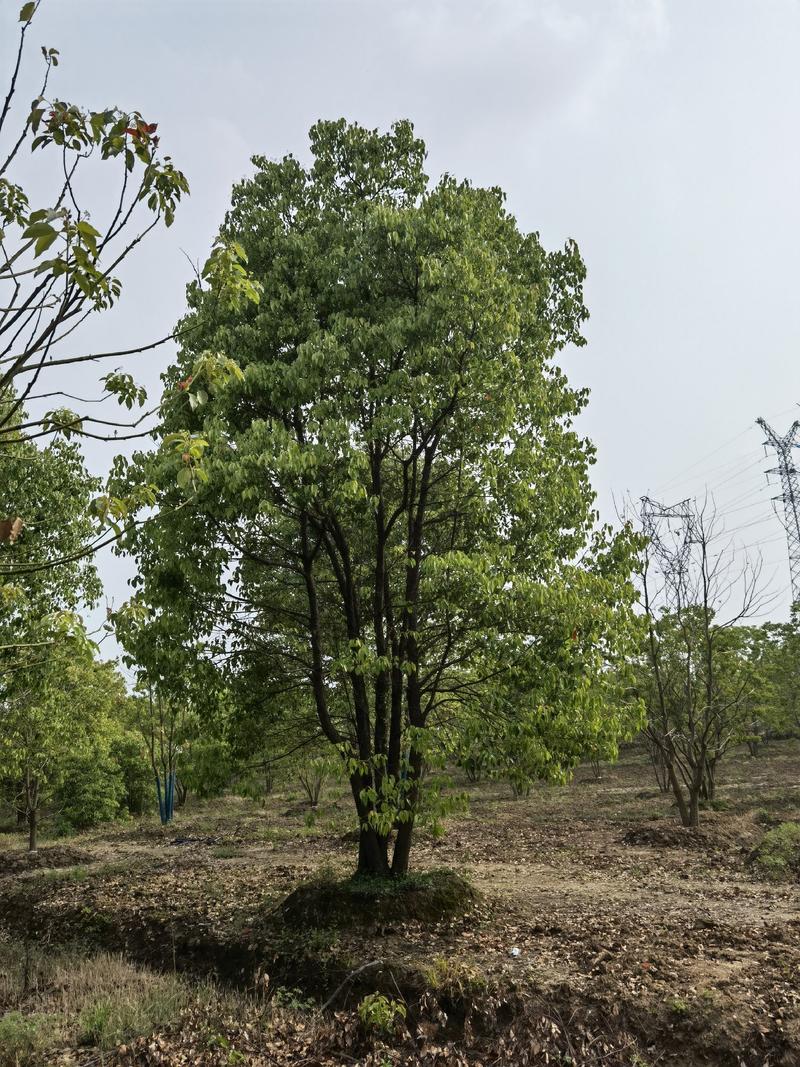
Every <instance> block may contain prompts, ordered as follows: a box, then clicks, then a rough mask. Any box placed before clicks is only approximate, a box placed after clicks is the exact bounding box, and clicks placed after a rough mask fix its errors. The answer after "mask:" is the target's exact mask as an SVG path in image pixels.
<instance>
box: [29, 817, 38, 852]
mask: <svg viewBox="0 0 800 1067" xmlns="http://www.w3.org/2000/svg"><path fill="white" fill-rule="evenodd" d="M36 815H37V809H36V808H31V809H30V810H29V811H28V854H29V855H31V856H32V855H34V854H35V853H36V852H38V851H39V847H38V843H37V837H36V832H37V830H38V825H37V818H36Z"/></svg>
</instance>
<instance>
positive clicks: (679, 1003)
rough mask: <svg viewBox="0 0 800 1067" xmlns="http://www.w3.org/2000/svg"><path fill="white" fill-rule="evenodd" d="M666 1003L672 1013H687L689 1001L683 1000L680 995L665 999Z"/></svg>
mask: <svg viewBox="0 0 800 1067" xmlns="http://www.w3.org/2000/svg"><path fill="white" fill-rule="evenodd" d="M667 1004H668V1006H669V1009H670V1011H671V1012H672V1013H673V1014H674V1015H688V1014H689V1003H688V1001H685V1000H684V999H683V998H682V997H672V999H671V1000H668V1001H667Z"/></svg>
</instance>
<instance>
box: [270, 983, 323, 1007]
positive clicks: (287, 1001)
mask: <svg viewBox="0 0 800 1067" xmlns="http://www.w3.org/2000/svg"><path fill="white" fill-rule="evenodd" d="M272 1003H273V1004H274V1005H275V1006H276V1007H278V1008H285V1009H286V1010H287V1011H289V1012H307V1011H312V1010H313V1009H314V1006H315V1005H314V1001H313V1000H310V999H309V998H307V997H304V996H303V994H302V992H301V990H299V989H290V988H287V987H286V986H276V987H275V989H274V991H273V993H272Z"/></svg>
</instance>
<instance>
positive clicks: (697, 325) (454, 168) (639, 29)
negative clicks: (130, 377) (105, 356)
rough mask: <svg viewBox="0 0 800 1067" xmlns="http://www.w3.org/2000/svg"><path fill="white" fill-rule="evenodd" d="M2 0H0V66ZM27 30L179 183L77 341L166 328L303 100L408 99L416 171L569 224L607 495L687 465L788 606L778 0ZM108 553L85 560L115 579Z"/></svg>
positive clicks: (566, 231)
mask: <svg viewBox="0 0 800 1067" xmlns="http://www.w3.org/2000/svg"><path fill="white" fill-rule="evenodd" d="M20 2H21V0H0V4H1V10H2V21H0V61H1V62H2V63H3V66H4V69H7V68H8V65H9V62H10V57H11V48H10V45H11V31H13V30H14V28H15V19H16V13H17V10H18V8H19V5H20ZM32 38H33V40H34V43H35V44H37V45H38V44H39V43H46V44H48V45H54V46H56V47H58V48H59V49H60V50H61V54H62V65H61V66H60V67H59V69H58V71H57V72H56V73H57V79H58V80H57V82H56V83H55V85H56V88H57V91H58V94H59V95H60V96H62V97H65V98H67V99H74V100H75V101H76V102H79V103H83V104H86V105H90V106H93V107H100V106H108V105H110V104H114V105H117V104H118V105H120V106H123V107H129V108H138V109H139V110H141V111H142V112H143V114H144V115H145V117H146V118H147V119H148V120H150V121H158V123H159V133H160V134H161V135H162V145H163V147H164V149H165V150H166V151H168V152H169V153H171V154H172V156H173V157H174V159H175V161H176V163H177V164H178V165H179V166H180V167H181V168H182V169H184V170H185V171H186V173H187V175H188V176H189V179H190V182H191V186H192V196H191V198H190V200H189V201H188V202H187V203H186V204H185V205H184V206H183V207H182V208H181V209H180V212H179V215H178V219H177V220H176V223H175V225H174V226H173V228H172V229H171V230H167V231H164V232H163V233H160V234H159V235H158V236H156V237H155V238H153V239H151V240H150V242H149V244H147V245H146V246H145V247H143V248H142V249H141V251H140V253H139V255H138V258H137V262H136V266H135V268H133V269H132V270H129V271H128V273H127V274H126V276H125V280H126V289H125V293H124V295H123V300H122V304H121V306H120V308H119V310H118V311H116V312H115V313H114V314H113V315H112V316H110V317H108V318H107V319H106V320H105V321H104V322H103V323H102V324H100V325H99V326H97V327H95V328H94V330H93V331H91V332H88V333H87V334H86V335H85V337H84V339H83V340H84V345H85V346H88V347H89V348H90V349H91V348H92V346H94V345H97V344H106V343H108V344H111V345H113V346H114V347H124V346H126V345H128V344H129V343H136V342H139V341H142V342H144V341H147V340H151V339H153V338H154V337H155V336H157V335H160V334H163V333H165V332H168V331H169V329H170V327H171V326H172V325H173V324H174V323H175V321H176V319H177V318H178V316H179V315H180V314H181V312H182V309H183V287H184V285H185V283H186V281H187V279H188V276H189V266H188V264H187V261H186V258H185V255H184V253H185V254H186V255H188V256H189V257H190V258H191V259H192V260H198V259H203V258H204V257H205V255H206V254H207V252H208V249H209V246H210V243H211V240H212V238H213V235H214V233H215V231H216V229H217V226H218V225H219V222H220V220H221V218H222V215H223V213H224V210H225V207H226V204H227V202H228V198H229V193H230V187H231V185H232V183H233V182H234V181H236V180H237V179H239V178H240V177H242V176H243V175H244V174H246V173H248V170H249V167H250V165H249V157H250V156H251V155H253V154H254V153H260V154H264V155H267V156H270V157H280V156H282V155H284V154H286V153H287V152H292V153H294V154H295V155H298V156H299V157H301V158H304V159H305V158H307V156H308V152H307V131H308V128H309V126H310V125H311V124H312V123H313V122H314V121H315V120H316V119H318V118H321V117H324V118H335V117H338V116H341V115H343V116H345V117H346V118H348V119H351V120H357V121H359V122H361V123H364V124H367V125H369V126H378V127H381V128H385V127H386V126H388V125H389V124H390V123H391V122H392V121H394V120H395V119H398V118H406V117H407V118H410V119H411V120H412V121H413V122H414V124H415V126H416V130H417V132H418V134H419V135H420V136H421V137H422V138H423V139H424V140H425V141H426V143H427V145H428V152H429V172H430V173H431V174H432V175H433V176H434V177H435V176H438V175H439V174H440V173H442V172H443V171H449V172H451V173H453V174H455V175H457V176H459V177H467V178H470V179H472V180H473V181H474V182H475V183H482V184H492V185H500V186H502V187H503V188H504V189H505V190H506V192H507V194H508V202H509V206H510V209H511V211H512V212H513V213H514V214H515V215H516V216H517V218H518V220H519V223H520V226H521V227H522V228H523V229H526V230H538V231H539V232H540V234H541V236H542V239H543V242H544V243H545V245H546V246H548V247H556V246H559V245H561V244H563V242H564V241H565V240H566V239H567V238H569V237H573V238H575V239H576V240H577V242H578V244H579V246H580V248H581V250H582V253H583V255H584V258H585V260H586V262H587V265H588V272H589V276H588V284H587V289H586V294H587V302H588V305H589V309H590V312H591V319H590V322H589V324H588V330H587V334H588V340H589V344H588V346H587V347H586V348H584V349H581V350H579V351H576V352H573V353H569V354H568V355H567V356H566V358H565V361H564V362H565V366H566V368H567V370H568V373H569V375H570V377H571V379H572V381H573V382H574V383H576V384H581V385H587V386H589V387H590V389H591V394H592V395H591V402H590V405H589V408H588V411H587V413H586V414H585V416H583V418H582V429H583V430H584V432H586V433H587V434H588V435H589V436H590V437H591V438H592V439H593V440H594V441H595V443H596V445H597V448H598V451H599V459H598V463H597V466H596V468H595V485H596V488H597V491H598V495H599V505H600V509H601V512H602V514H603V516H604V517H607V518H609V519H611V518H613V517H614V498H615V497H616V498H620V497H622V495H623V494H625V493H631V494H633V496H635V497H638V496H640V495H641V494H642V493H645V492H651V493H653V494H654V495H659V496H660V497H662V498H663V499H664V500H666V502H668V503H671V502H674V501H675V500H677V499H679V498H680V497H682V496H685V495H689V494H692V493H695V492H699V491H702V490H703V489H704V487H705V485H706V484H707V485H708V487H709V488H710V489H712V490H714V491H715V492H716V495H717V499H718V502H719V504H720V506H721V507H722V508H723V509H724V510H727V512H728V515H727V517H726V521H727V523H728V526H729V528H730V529H731V530H733V531H736V534H737V536H738V537H739V539H740V541H741V542H742V543H744V544H748V545H762V546H763V554H764V558H765V560H766V562H767V571H768V572H769V574H774V581H775V589H776V591H777V593H778V594H779V595H778V599H777V601H776V604H775V607H774V610H773V614H775V615H776V616H780V615H782V614H783V613H784V612H785V609H786V607H787V605H788V601H789V592H788V565H787V563H786V550H785V540H784V539H783V535H782V530H781V526H780V524H779V523H778V521H777V519H776V518H775V517H774V516H773V515H772V513H771V510H770V503H769V499H770V495H771V494H772V493H775V492H777V488H775V487H774V488H773V489H772V490H770V489H769V488H768V486H767V485H766V479H765V477H764V474H763V471H764V470H765V469H766V467H768V466H770V465H771V464H770V463H769V462H765V461H764V459H763V450H762V449H761V441H762V434H761V432H760V431H759V430H758V429H757V428H756V427H755V426H754V421H755V419H756V417H757V416H758V415H764V416H766V417H767V418H769V419H774V420H775V422H776V424H777V426H778V427H779V428H780V429H785V428H787V427H788V426H789V424H790V423H791V421H792V419H793V418H794V413H795V410H796V409H795V407H794V405H795V401H796V400H797V399H800V360H798V353H799V352H800V317H799V316H798V313H797V306H798V298H797V287H798V279H799V278H800V270H798V267H799V266H800V264H799V263H798V258H799V257H800V240H799V238H800V197H799V196H798V177H799V174H798V172H799V171H800V137H799V136H798V131H799V129H800V62H798V57H800V3H798V0H702V2H701V3H699V2H697V0H663V2H659V0H583V2H573V0H552V2H540V0H485V2H479V0H392V2H389V0H205V2H203V0H114V2H110V0H44V3H43V5H42V9H41V12H40V14H39V15H38V16H37V18H36V21H35V23H34V27H33V30H32ZM234 355H235V353H234ZM168 356H169V353H168V352H166V351H163V350H162V352H161V353H160V354H159V355H158V356H148V357H146V358H143V359H142V361H141V370H140V371H139V372H138V376H139V377H140V378H143V379H145V380H146V381H148V383H149V384H151V385H152V384H154V383H156V382H157V378H158V374H159V373H160V371H161V370H162V369H163V366H164V365H165V363H166V361H167V359H168ZM89 458H90V462H91V463H92V466H93V467H94V469H96V470H98V471H101V470H104V469H105V468H106V466H107V459H108V458H109V457H108V456H103V455H101V454H100V453H99V452H97V451H94V452H92V451H91V450H90V452H89ZM127 573H128V570H127V568H126V566H125V565H124V564H123V563H121V562H120V561H115V560H113V559H111V558H108V559H104V560H103V576H104V579H105V581H106V587H107V592H108V595H109V596H110V597H113V598H114V599H115V601H116V602H117V603H119V601H120V600H121V599H124V598H125V596H126V591H125V575H126V574H127Z"/></svg>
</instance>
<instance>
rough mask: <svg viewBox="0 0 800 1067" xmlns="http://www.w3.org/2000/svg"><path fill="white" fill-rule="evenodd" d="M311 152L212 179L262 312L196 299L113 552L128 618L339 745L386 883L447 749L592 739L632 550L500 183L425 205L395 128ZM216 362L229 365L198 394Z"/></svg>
mask: <svg viewBox="0 0 800 1067" xmlns="http://www.w3.org/2000/svg"><path fill="white" fill-rule="evenodd" d="M311 150H312V154H313V163H312V164H311V166H310V167H305V166H303V165H302V164H301V163H300V162H299V161H298V160H296V159H294V158H292V157H291V156H290V157H287V158H285V159H283V160H281V161H279V162H270V161H268V160H267V159H265V158H262V157H256V158H255V160H254V164H255V174H254V175H253V176H252V177H251V178H248V179H247V180H245V181H243V182H242V183H241V184H239V185H238V186H237V187H236V188H235V190H234V193H233V203H232V207H231V209H230V211H229V213H228V215H227V217H226V219H225V222H224V225H223V227H222V230H221V235H220V236H221V240H222V241H223V242H231V243H232V244H234V245H240V246H241V247H242V248H243V250H244V252H245V253H246V256H247V260H248V263H249V267H250V270H251V271H252V275H253V277H254V278H255V279H256V280H257V281H258V282H259V283H260V284H261V286H262V287H263V296H262V298H261V302H260V304H259V305H255V304H252V303H250V304H245V305H240V306H239V307H231V306H227V307H222V306H220V304H219V302H218V301H216V300H215V299H214V298H213V296H209V295H208V294H205V293H203V292H202V291H201V290H200V289H199V288H190V291H189V311H188V315H187V317H186V319H185V321H184V323H182V324H181V335H182V336H183V337H185V338H186V339H187V343H186V344H185V346H184V348H183V351H182V352H181V354H180V357H179V359H178V361H177V363H176V364H175V365H174V366H173V367H171V368H170V370H169V372H168V373H167V375H166V378H165V383H166V391H167V395H168V396H180V395H181V394H182V395H183V402H182V403H180V404H174V405H164V406H163V407H162V410H163V411H164V412H165V417H164V418H163V420H162V425H161V434H162V448H161V449H160V450H159V452H158V453H156V454H150V455H149V456H148V455H142V456H139V457H138V459H137V460H136V462H135V464H134V468H133V469H132V470H130V471H128V472H127V474H126V472H125V471H124V469H122V468H120V470H119V471H118V475H119V479H120V487H119V491H120V492H124V490H125V478H126V477H131V478H133V479H142V478H143V479H144V480H146V481H147V482H148V483H153V484H155V485H158V486H159V487H160V488H159V496H158V505H159V507H160V509H161V517H160V519H159V520H158V521H154V522H151V523H147V524H145V525H143V526H142V527H140V528H138V529H136V530H133V531H132V532H131V535H130V537H129V539H128V545H129V547H130V549H131V550H132V551H134V552H135V553H136V555H137V558H138V562H139V570H140V578H139V583H140V588H139V590H138V592H137V597H138V598H139V600H140V601H141V603H143V604H146V605H147V606H148V609H149V610H150V611H151V612H152V613H153V615H154V616H156V617H157V616H158V615H159V614H160V613H166V614H168V615H169V616H170V617H171V618H172V619H176V618H179V617H180V618H183V619H184V620H185V628H186V632H187V633H192V634H194V635H196V636H197V637H199V638H201V639H202V640H204V641H206V642H207V645H206V653H207V654H209V655H210V654H211V651H212V645H215V647H216V652H217V662H218V663H219V664H220V665H222V666H224V669H225V670H226V671H227V672H228V673H229V674H230V675H231V676H232V677H233V678H234V679H235V678H241V677H247V676H249V677H250V678H251V679H252V685H253V687H254V688H255V692H254V693H253V697H254V703H258V704H259V705H260V706H261V707H262V708H267V709H271V710H270V714H269V715H267V719H271V721H277V720H285V719H286V718H287V717H288V718H289V720H290V722H293V723H295V724H296V726H295V735H296V736H297V737H298V738H300V737H302V734H303V732H304V731H308V730H311V731H316V733H317V734H318V735H320V734H321V735H322V736H323V737H324V738H326V739H327V740H328V741H329V742H330V744H331V745H333V746H335V747H336V748H337V749H338V750H339V752H340V753H341V756H342V759H343V760H344V761H345V764H346V768H347V774H348V777H349V781H350V785H351V788H352V794H353V799H354V803H355V809H356V813H357V817H358V823H359V828H360V836H359V855H358V870H359V871H360V872H361V873H368V874H373V875H379V876H389V875H390V874H393V875H402V874H404V873H405V872H406V871H407V869H408V863H409V851H410V847H411V842H412V835H413V830H414V826H415V822H417V821H418V820H419V819H420V818H421V817H428V816H430V815H431V814H432V811H433V809H434V804H433V798H432V797H431V796H430V791H427V792H426V787H425V782H424V773H423V772H424V767H425V764H426V761H428V760H429V759H432V758H433V756H434V755H435V754H436V753H438V752H440V751H442V750H444V749H445V748H446V747H447V745H448V744H449V742H450V741H451V740H452V737H453V736H454V734H457V732H458V731H459V730H460V729H462V728H466V727H467V726H468V725H470V726H471V727H472V728H474V724H475V722H476V721H478V722H483V723H484V724H485V737H486V742H487V744H488V743H491V744H494V743H497V742H498V739H500V738H502V739H503V740H505V741H506V742H507V741H508V739H509V738H511V739H512V740H513V738H514V737H515V736H518V737H519V738H520V739H521V743H522V739H524V744H525V749H526V765H527V767H528V773H530V774H535V775H541V776H560V775H563V774H564V773H565V772H566V771H567V770H568V769H569V768H570V767H571V766H573V765H574V763H575V762H577V760H578V759H579V758H580V754H581V753H582V752H583V751H585V749H586V740H587V737H591V736H596V735H599V734H601V733H603V730H602V729H601V726H602V722H603V717H604V715H605V714H606V710H605V709H606V707H607V706H610V705H611V704H612V703H613V701H612V699H611V698H612V697H613V696H614V695H615V689H616V686H617V685H618V684H619V679H620V675H619V672H617V671H615V670H614V669H613V668H614V666H615V665H616V664H617V663H618V661H619V659H620V657H621V656H623V655H624V653H625V652H626V651H627V650H628V649H629V648H630V647H631V640H632V639H634V638H635V634H636V632H637V623H636V619H635V616H634V613H633V610H632V601H633V589H632V586H631V584H630V582H629V575H630V572H631V566H632V554H633V552H634V551H635V549H636V541H635V539H634V538H633V537H632V536H631V535H630V533H629V532H628V531H623V533H621V534H618V535H612V534H611V532H610V531H609V530H608V529H605V528H597V526H596V522H597V516H596V514H595V512H594V511H593V493H592V489H591V487H590V483H589V468H590V465H591V464H592V462H593V456H594V453H593V448H592V446H591V444H590V443H589V442H587V441H586V440H584V439H582V438H581V437H580V436H579V435H578V433H577V432H576V431H575V429H574V427H573V420H574V418H575V416H576V415H577V414H578V413H579V412H580V411H581V409H582V408H583V406H584V404H585V403H586V399H587V397H586V393H585V392H584V391H582V390H576V389H573V388H572V387H570V385H569V383H568V382H567V380H566V378H565V376H564V374H563V373H562V371H561V370H560V369H559V367H558V365H557V363H556V358H557V355H558V353H559V351H561V350H562V349H564V348H565V346H567V345H581V344H583V339H582V336H581V326H582V323H583V321H584V320H585V318H586V314H587V313H586V310H585V308H584V304H583V296H582V282H583V278H584V265H583V262H582V260H581V258H580V255H579V253H578V250H577V248H576V247H575V245H574V244H573V243H571V242H570V243H568V244H567V245H566V247H565V248H564V249H563V250H561V251H556V252H546V251H545V250H544V249H543V247H542V245H541V243H540V241H539V238H538V235H536V234H524V233H522V232H520V230H519V228H518V226H517V224H516V221H515V220H514V218H513V217H512V216H511V215H510V214H509V213H508V211H507V210H506V207H505V203H504V196H503V194H502V192H501V191H500V190H499V189H482V188H475V187H473V186H472V185H470V184H469V183H468V182H460V181H457V180H456V179H455V178H452V177H450V176H445V177H443V178H442V179H441V180H440V181H439V182H438V183H437V184H435V185H433V186H432V187H430V186H429V183H428V179H427V177H426V175H425V172H424V169H423V166H424V158H425V148H424V145H423V144H422V142H421V141H420V140H418V139H417V138H415V136H414V133H413V128H412V126H411V125H410V124H409V123H408V122H399V123H397V124H396V125H394V126H393V127H392V129H391V131H390V132H388V133H386V134H379V133H378V132H374V131H369V130H366V129H364V128H362V127H359V126H357V125H347V124H346V123H345V122H344V121H343V120H342V121H337V122H320V123H318V124H317V125H316V126H315V127H314V128H313V129H312V130H311ZM219 353H224V355H225V357H226V358H230V359H233V360H235V361H236V363H237V364H238V367H239V369H240V371H241V373H240V374H236V375H233V374H229V375H228V376H227V377H226V380H225V381H224V382H221V383H219V384H218V385H217V386H216V387H212V388H209V387H208V385H207V382H206V381H205V380H198V379H196V378H195V377H194V375H193V368H196V367H198V366H200V367H202V366H203V365H204V362H203V361H204V360H212V359H214V358H218V354H219ZM167 412H169V414H166V413H167ZM163 446H166V447H163ZM613 714H615V715H616V714H617V712H616V711H614V712H613Z"/></svg>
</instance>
